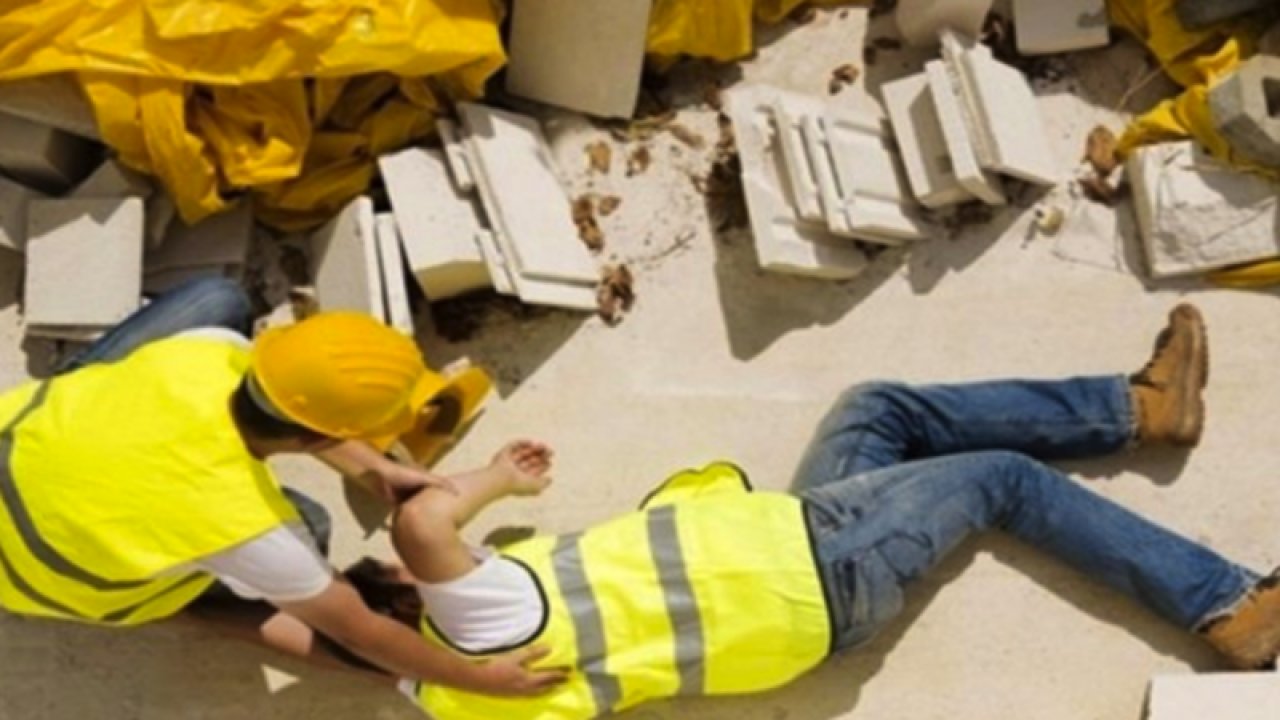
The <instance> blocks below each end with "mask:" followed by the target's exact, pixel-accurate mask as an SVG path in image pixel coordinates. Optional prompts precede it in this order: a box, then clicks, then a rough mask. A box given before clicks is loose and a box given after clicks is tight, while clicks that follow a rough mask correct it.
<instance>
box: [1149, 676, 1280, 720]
mask: <svg viewBox="0 0 1280 720" xmlns="http://www.w3.org/2000/svg"><path fill="white" fill-rule="evenodd" d="M1277 708H1280V673H1275V672H1251V673H1248V672H1233V673H1207V674H1200V675H1157V676H1156V677H1154V678H1152V680H1151V692H1150V702H1149V705H1148V714H1147V718H1148V720H1211V719H1212V720H1274V718H1275V717H1276V709H1277Z"/></svg>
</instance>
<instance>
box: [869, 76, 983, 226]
mask: <svg viewBox="0 0 1280 720" xmlns="http://www.w3.org/2000/svg"><path fill="white" fill-rule="evenodd" d="M882 90H883V92H884V104H885V110H886V112H887V113H888V115H889V121H890V123H891V124H892V125H893V133H894V137H895V138H896V139H897V141H898V148H899V149H900V150H901V152H902V162H903V165H904V166H905V167H906V171H907V180H908V182H909V184H910V186H911V192H912V193H913V194H914V195H915V198H916V200H917V201H919V202H920V204H921V205H924V206H925V207H930V208H939V207H945V206H947V205H955V204H958V203H962V202H964V201H966V200H969V199H971V198H972V197H973V194H972V193H970V192H969V191H968V190H966V189H965V188H964V186H963V185H961V184H960V179H959V178H958V177H956V172H955V164H954V163H953V162H952V160H951V154H950V152H949V151H948V150H947V140H946V137H945V135H944V134H943V132H942V120H941V118H940V117H939V116H938V107H937V105H936V104H935V103H934V101H933V93H932V92H931V91H930V89H929V78H928V76H927V75H925V74H923V73H921V74H919V75H912V76H910V77H905V78H902V79H901V80H895V81H893V82H890V83H885V85H884V86H883V88H882Z"/></svg>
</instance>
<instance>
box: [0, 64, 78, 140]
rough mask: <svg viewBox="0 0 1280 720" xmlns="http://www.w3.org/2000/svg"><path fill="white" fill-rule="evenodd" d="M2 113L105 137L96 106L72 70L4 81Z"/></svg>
mask: <svg viewBox="0 0 1280 720" xmlns="http://www.w3.org/2000/svg"><path fill="white" fill-rule="evenodd" d="M0 112H4V113H8V114H10V115H16V116H18V117H20V118H26V119H27V120H30V121H32V122H34V123H38V124H40V125H47V126H49V127H52V128H57V129H59V130H61V131H63V132H68V133H71V134H72V135H78V136H80V137H82V138H88V139H90V140H101V139H102V136H101V134H100V133H99V132H98V122H97V120H96V118H95V117H94V114H93V107H92V106H91V105H89V100H88V98H86V97H85V95H84V91H83V90H81V89H80V85H79V83H77V82H76V79H75V77H74V76H73V75H72V74H70V73H58V74H54V75H41V76H38V77H30V78H23V79H21V80H9V81H6V82H3V83H0Z"/></svg>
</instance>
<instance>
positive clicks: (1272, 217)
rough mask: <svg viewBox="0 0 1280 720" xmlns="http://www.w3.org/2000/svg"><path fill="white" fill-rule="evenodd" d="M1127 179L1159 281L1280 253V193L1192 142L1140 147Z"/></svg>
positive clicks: (1129, 163)
mask: <svg viewBox="0 0 1280 720" xmlns="http://www.w3.org/2000/svg"><path fill="white" fill-rule="evenodd" d="M1126 173H1127V175H1128V178H1129V182H1130V183H1131V184H1132V186H1133V202H1134V208H1135V212H1136V214H1137V217H1138V226H1139V229H1140V230H1141V234H1142V240H1143V246H1144V248H1145V250H1146V256H1147V262H1148V265H1149V268H1150V271H1151V275H1152V276H1153V277H1157V278H1164V277H1173V276H1178V275H1187V274H1192V273H1199V272H1205V271H1208V270H1216V269H1219V268H1222V267H1226V266H1228V265H1235V264H1237V263H1245V262H1250V261H1254V260H1263V259H1266V258H1272V257H1276V256H1277V255H1280V237H1278V234H1277V228H1278V227H1280V187H1278V186H1276V185H1274V184H1272V183H1270V182H1268V181H1266V180H1264V179H1262V178H1261V177H1258V176H1255V175H1251V174H1248V173H1241V172H1238V171H1236V170H1234V169H1232V168H1231V167H1229V166H1227V165H1225V164H1223V163H1221V162H1219V161H1217V160H1216V159H1214V158H1213V157H1212V156H1210V155H1209V154H1208V153H1207V152H1205V151H1204V150H1203V149H1201V148H1200V147H1199V146H1197V145H1196V144H1195V143H1194V142H1192V141H1186V142H1178V143H1165V144H1161V145H1152V146H1149V147H1144V148H1140V149H1138V150H1137V151H1135V152H1134V153H1133V155H1131V156H1130V158H1129V161H1128V164H1127V165H1126Z"/></svg>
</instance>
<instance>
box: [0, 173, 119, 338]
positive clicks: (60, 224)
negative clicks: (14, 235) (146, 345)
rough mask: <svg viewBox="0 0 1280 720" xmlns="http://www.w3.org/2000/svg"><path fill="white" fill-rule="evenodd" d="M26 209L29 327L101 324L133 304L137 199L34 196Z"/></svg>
mask: <svg viewBox="0 0 1280 720" xmlns="http://www.w3.org/2000/svg"><path fill="white" fill-rule="evenodd" d="M27 212H28V215H27V224H28V231H29V232H28V234H29V239H28V241H27V280H26V299H25V304H24V308H23V312H24V315H25V318H26V322H27V324H29V325H79V326H85V325H96V326H103V327H105V326H110V325H115V324H116V323H118V322H120V321H121V320H123V319H125V318H126V317H127V316H128V315H129V314H130V313H132V312H133V311H134V310H137V309H138V303H139V301H140V299H141V296H142V232H143V229H142V228H143V210H142V200H141V199H139V198H75V199H59V200H53V199H46V200H32V201H31V204H30V206H29V208H28V211H27Z"/></svg>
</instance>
